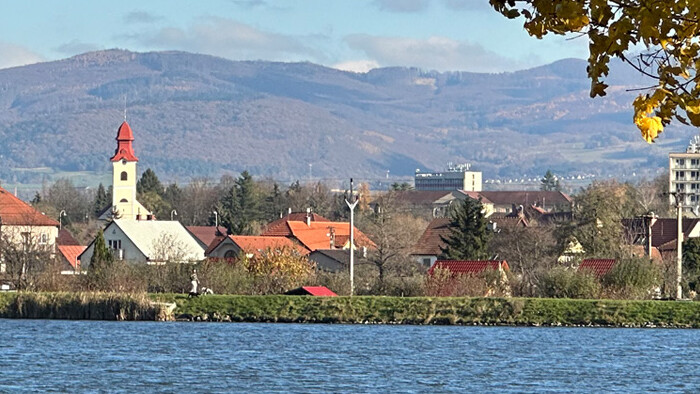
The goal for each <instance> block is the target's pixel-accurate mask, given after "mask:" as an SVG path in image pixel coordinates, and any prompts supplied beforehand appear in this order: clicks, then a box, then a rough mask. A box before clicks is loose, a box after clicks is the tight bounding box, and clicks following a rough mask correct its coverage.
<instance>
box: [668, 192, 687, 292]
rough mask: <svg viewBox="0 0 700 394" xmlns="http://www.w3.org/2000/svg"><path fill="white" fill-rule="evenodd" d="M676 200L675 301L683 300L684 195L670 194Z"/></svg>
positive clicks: (678, 193) (680, 193) (681, 193)
mask: <svg viewBox="0 0 700 394" xmlns="http://www.w3.org/2000/svg"><path fill="white" fill-rule="evenodd" d="M670 194H671V195H672V196H673V197H674V198H675V199H676V224H677V225H678V228H677V230H676V231H677V234H678V235H677V239H676V299H677V300H680V299H682V298H683V287H682V286H681V280H682V277H683V200H685V193H683V192H681V191H676V192H671V193H670Z"/></svg>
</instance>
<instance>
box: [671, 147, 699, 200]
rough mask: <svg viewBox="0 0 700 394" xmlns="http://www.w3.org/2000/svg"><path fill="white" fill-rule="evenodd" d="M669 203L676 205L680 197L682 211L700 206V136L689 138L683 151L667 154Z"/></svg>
mask: <svg viewBox="0 0 700 394" xmlns="http://www.w3.org/2000/svg"><path fill="white" fill-rule="evenodd" d="M668 171H669V173H668V182H669V183H668V190H669V194H670V195H669V203H670V204H671V205H674V206H675V205H676V204H677V203H678V200H676V198H679V199H680V203H681V204H682V205H683V210H684V211H692V210H694V209H695V210H697V207H699V206H700V136H697V135H696V136H695V137H693V138H692V139H691V140H690V143H689V144H688V148H687V149H686V151H685V152H680V153H669V155H668Z"/></svg>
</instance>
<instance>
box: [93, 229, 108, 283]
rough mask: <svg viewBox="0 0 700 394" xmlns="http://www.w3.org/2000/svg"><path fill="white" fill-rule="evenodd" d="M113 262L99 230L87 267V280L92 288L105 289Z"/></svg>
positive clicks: (102, 234)
mask: <svg viewBox="0 0 700 394" xmlns="http://www.w3.org/2000/svg"><path fill="white" fill-rule="evenodd" d="M113 262H114V257H113V256H112V253H111V252H110V250H109V249H108V248H107V245H106V244H105V237H104V233H103V232H102V230H100V231H99V232H98V233H97V238H95V243H94V247H93V251H92V257H91V258H90V266H89V267H88V281H89V283H90V287H91V288H92V289H93V290H105V287H106V285H107V283H106V282H107V275H108V272H109V269H110V268H111V266H112V263H113Z"/></svg>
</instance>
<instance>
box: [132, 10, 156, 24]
mask: <svg viewBox="0 0 700 394" xmlns="http://www.w3.org/2000/svg"><path fill="white" fill-rule="evenodd" d="M161 19H163V17H161V16H158V15H155V14H152V13H150V12H147V11H131V12H129V13H128V14H126V15H124V22H126V23H153V22H157V21H159V20H161Z"/></svg>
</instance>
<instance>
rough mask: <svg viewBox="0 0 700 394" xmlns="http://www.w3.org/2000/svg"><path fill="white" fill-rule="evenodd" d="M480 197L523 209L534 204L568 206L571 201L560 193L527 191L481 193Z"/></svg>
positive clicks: (498, 203) (567, 196) (497, 203)
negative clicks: (519, 206)
mask: <svg viewBox="0 0 700 394" xmlns="http://www.w3.org/2000/svg"><path fill="white" fill-rule="evenodd" d="M479 194H480V195H482V196H484V197H485V198H488V199H489V200H491V201H492V202H493V203H494V204H496V205H512V204H515V205H522V206H524V207H527V206H530V205H533V204H536V205H538V206H544V207H545V208H547V207H552V206H554V205H570V204H571V203H572V202H573V199H572V198H571V197H570V196H569V195H567V194H565V193H562V192H553V191H543V190H529V191H483V192H479Z"/></svg>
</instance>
